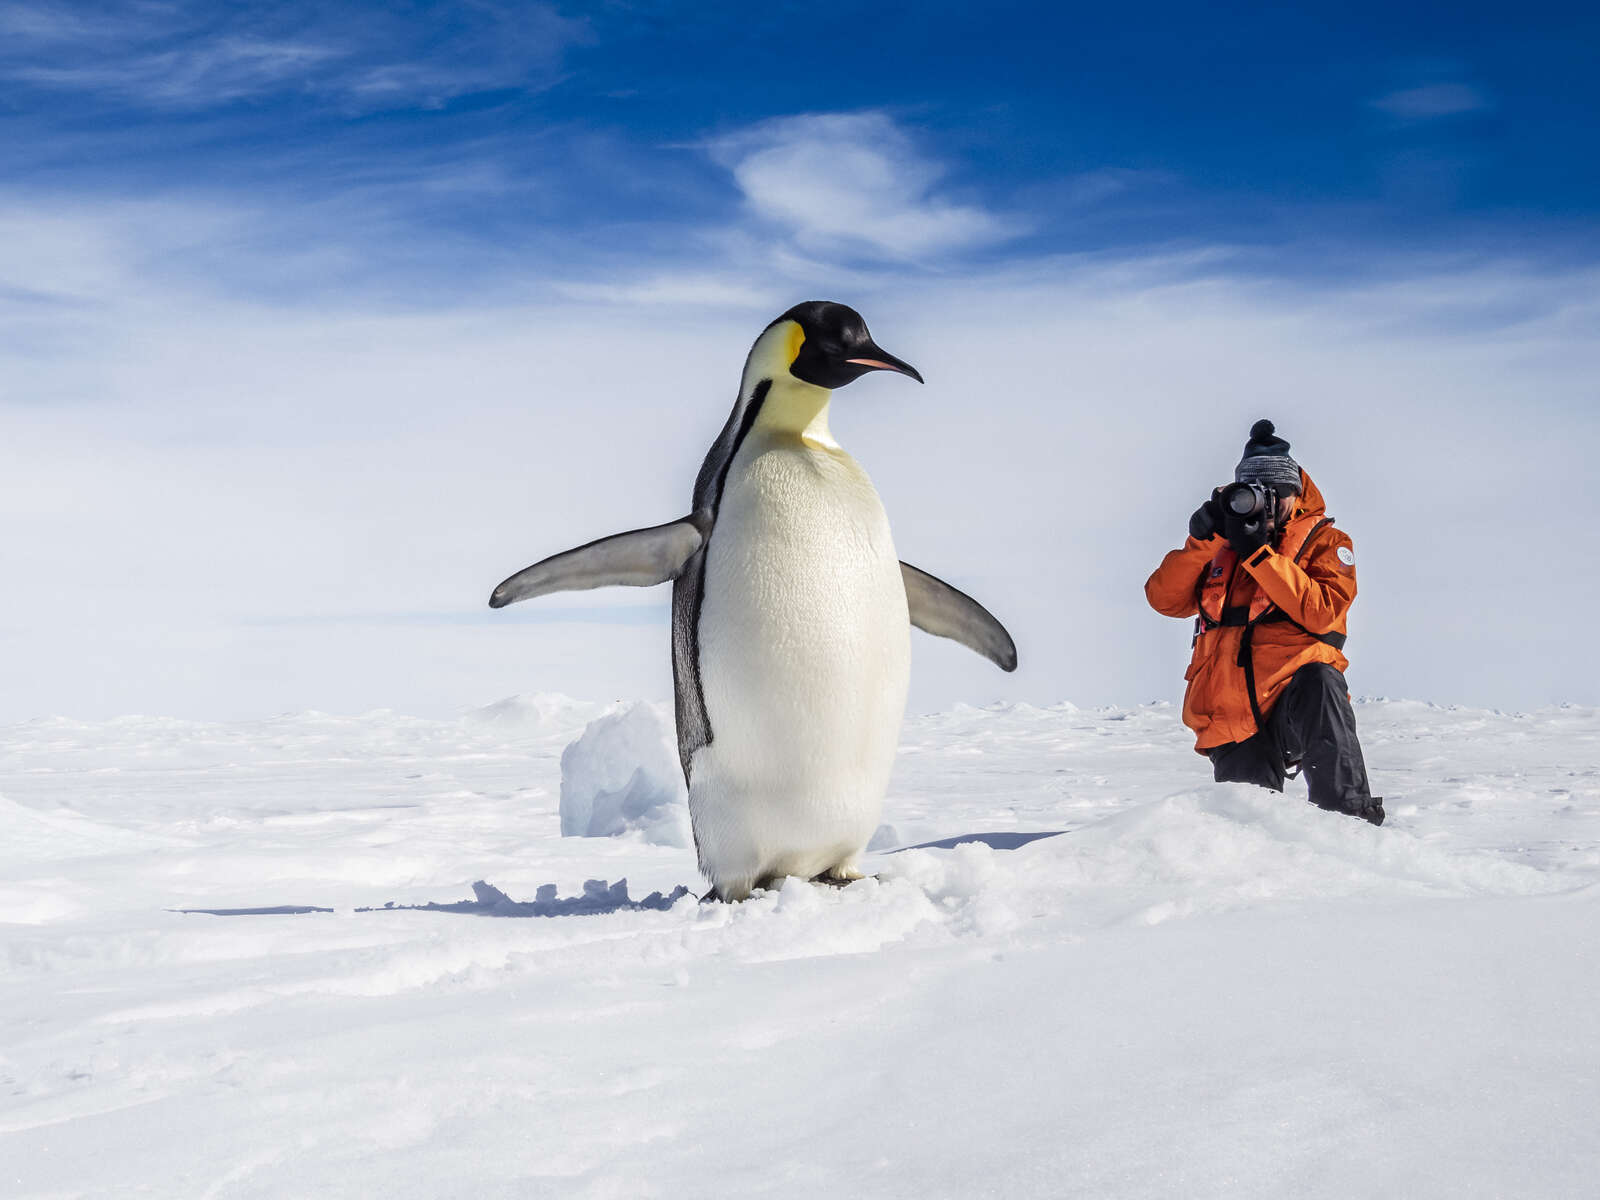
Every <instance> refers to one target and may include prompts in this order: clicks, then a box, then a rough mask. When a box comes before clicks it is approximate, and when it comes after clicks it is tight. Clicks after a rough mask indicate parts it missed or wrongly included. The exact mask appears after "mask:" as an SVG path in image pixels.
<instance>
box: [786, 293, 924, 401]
mask: <svg viewBox="0 0 1600 1200" xmlns="http://www.w3.org/2000/svg"><path fill="white" fill-rule="evenodd" d="M786 321H787V322H792V323H793V326H794V328H793V329H792V330H791V342H790V346H789V350H790V354H791V357H790V359H789V374H791V375H793V376H794V377H795V378H796V379H798V380H800V381H801V382H802V383H809V384H813V385H815V386H816V387H820V388H830V389H832V388H840V387H843V386H844V385H845V384H847V383H853V382H855V381H856V380H857V379H860V378H861V377H862V376H863V375H865V374H866V373H867V372H868V371H898V372H899V373H900V374H902V375H909V376H911V378H913V379H915V380H916V381H917V382H918V383H921V382H922V375H921V374H920V373H919V372H918V371H917V369H916V368H915V367H913V366H912V365H911V364H910V363H908V362H905V361H904V360H902V359H898V358H896V357H895V356H894V355H892V354H890V353H889V352H888V351H887V350H885V349H883V348H882V347H881V346H879V345H878V344H877V343H876V342H874V341H873V340H872V334H870V333H868V332H867V323H866V322H865V321H863V320H862V319H861V314H860V313H858V312H857V311H856V310H855V309H853V308H851V307H849V306H848V305H845V304H835V303H834V302H833V301H831V300H807V301H806V302H805V303H804V304H796V305H795V306H794V307H793V308H791V309H790V310H789V311H788V312H786V313H784V314H783V316H781V317H779V318H778V319H777V320H776V321H774V322H773V323H772V326H777V325H782V324H783V323H784V322H786ZM772 326H768V328H769V329H770V328H772Z"/></svg>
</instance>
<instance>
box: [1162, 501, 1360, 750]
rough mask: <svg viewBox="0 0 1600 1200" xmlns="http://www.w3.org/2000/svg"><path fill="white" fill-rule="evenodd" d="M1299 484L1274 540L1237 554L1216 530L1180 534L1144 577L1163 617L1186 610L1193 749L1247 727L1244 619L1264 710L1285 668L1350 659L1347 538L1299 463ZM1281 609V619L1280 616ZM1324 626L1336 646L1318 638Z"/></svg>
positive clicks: (1341, 665)
mask: <svg viewBox="0 0 1600 1200" xmlns="http://www.w3.org/2000/svg"><path fill="white" fill-rule="evenodd" d="M1300 482H1301V485H1302V487H1303V491H1302V493H1301V495H1300V502H1299V504H1298V505H1297V506H1296V508H1295V510H1294V515H1293V516H1292V517H1291V518H1290V519H1289V522H1288V524H1286V525H1285V526H1284V528H1283V536H1282V537H1281V538H1279V540H1278V541H1277V543H1276V545H1275V546H1264V547H1262V548H1261V549H1260V550H1257V551H1256V552H1255V553H1254V554H1251V555H1250V556H1249V557H1248V558H1247V559H1246V560H1245V561H1243V562H1240V561H1239V557H1238V555H1236V554H1234V552H1233V551H1232V550H1231V549H1229V547H1228V544H1227V542H1225V541H1224V540H1223V539H1222V538H1220V537H1213V538H1211V539H1210V540H1209V541H1204V542H1202V541H1198V540H1196V539H1195V538H1192V537H1191V538H1188V539H1187V540H1186V541H1185V543H1184V545H1183V547H1182V548H1181V549H1178V550H1174V551H1172V552H1171V553H1170V554H1168V555H1167V556H1166V558H1164V559H1162V560H1161V565H1160V566H1159V567H1157V568H1156V570H1155V574H1153V575H1151V576H1150V578H1149V580H1148V581H1146V583H1145V585H1144V594H1145V597H1146V598H1147V599H1148V600H1149V601H1150V607H1151V608H1153V609H1155V610H1156V611H1157V612H1158V613H1163V614H1165V615H1166V616H1169V617H1194V618H1195V639H1194V656H1193V657H1192V658H1191V660H1190V662H1189V670H1188V671H1187V672H1186V673H1185V674H1184V678H1185V679H1186V680H1188V682H1189V686H1188V690H1187V691H1186V692H1185V693H1184V696H1183V723H1184V724H1185V725H1187V726H1188V727H1189V728H1190V729H1192V730H1194V734H1195V749H1196V750H1198V751H1200V752H1202V753H1203V752H1205V751H1206V750H1209V749H1211V748H1212V747H1214V746H1222V745H1226V744H1227V743H1229V742H1242V741H1244V739H1245V738H1247V737H1249V736H1250V735H1251V734H1253V733H1255V732H1256V720H1255V716H1254V714H1253V712H1252V710H1251V705H1250V688H1249V681H1248V678H1247V675H1246V670H1245V664H1244V662H1243V661H1242V658H1241V655H1240V646H1241V643H1242V642H1243V641H1244V639H1245V633H1246V628H1247V626H1246V624H1245V622H1246V621H1249V622H1251V623H1252V624H1251V626H1249V642H1250V646H1249V657H1250V663H1251V666H1252V667H1253V669H1254V673H1255V686H1256V701H1257V704H1258V706H1259V709H1260V711H1261V712H1262V713H1263V714H1266V713H1269V712H1271V711H1272V705H1273V704H1274V703H1275V702H1276V701H1277V699H1278V696H1279V694H1280V693H1281V692H1282V691H1283V689H1284V688H1285V687H1286V686H1288V683H1289V680H1290V679H1291V678H1292V677H1293V675H1294V673H1295V672H1296V671H1298V670H1299V669H1300V668H1301V667H1303V666H1305V665H1306V664H1307V663H1316V662H1322V663H1329V664H1331V665H1333V666H1334V667H1336V668H1337V669H1338V670H1340V671H1343V670H1344V669H1345V668H1346V667H1347V666H1348V665H1349V662H1348V660H1347V659H1346V658H1345V656H1344V655H1343V654H1342V653H1341V652H1340V649H1339V648H1338V646H1342V645H1343V642H1344V638H1343V635H1344V633H1345V615H1346V614H1347V613H1348V612H1349V611H1350V604H1351V601H1353V600H1354V599H1355V598H1356V568H1355V552H1354V549H1353V545H1352V543H1351V541H1350V538H1349V537H1348V536H1347V535H1346V534H1345V533H1344V532H1343V531H1342V530H1339V529H1335V528H1334V527H1333V525H1332V524H1331V523H1329V519H1328V517H1327V512H1326V509H1325V507H1324V505H1323V500H1322V493H1321V492H1320V491H1318V490H1317V485H1316V484H1314V483H1313V482H1311V477H1310V476H1309V475H1307V474H1306V473H1305V472H1304V471H1301V472H1300ZM1284 618H1287V619H1284ZM1325 635H1337V636H1332V637H1330V639H1329V640H1330V641H1332V642H1337V643H1338V646H1335V645H1330V644H1329V642H1327V641H1322V640H1319V639H1320V637H1322V636H1325Z"/></svg>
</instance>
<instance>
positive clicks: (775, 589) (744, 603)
mask: <svg viewBox="0 0 1600 1200" xmlns="http://www.w3.org/2000/svg"><path fill="white" fill-rule="evenodd" d="M871 371H892V372H897V373H898V374H901V375H907V376H909V377H911V378H912V379H915V380H916V381H917V382H918V383H921V382H922V376H921V375H920V374H919V373H918V372H917V370H916V368H915V367H913V366H911V365H910V364H909V363H907V362H904V361H902V360H901V359H898V358H896V357H895V356H894V355H892V354H890V353H888V352H887V351H886V350H883V349H882V348H880V347H879V346H878V345H877V343H875V342H874V341H873V340H872V335H871V334H870V333H869V332H868V331H867V326H866V322H865V321H863V320H862V319H861V316H860V314H858V313H857V312H856V311H855V310H854V309H852V308H849V307H847V306H846V305H843V304H836V303H833V302H830V301H820V300H814V301H809V302H807V303H804V304H797V305H795V306H794V307H793V308H791V309H790V310H789V311H788V312H786V313H784V314H783V315H782V316H781V317H779V318H778V319H777V320H775V321H773V322H772V323H771V324H770V325H768V326H767V327H766V329H765V330H763V331H762V333H761V336H760V337H758V338H756V341H755V345H754V346H753V347H752V348H751V350H750V355H749V357H748V358H747V359H746V360H745V366H744V377H743V379H742V380H741V382H740V385H739V395H738V399H737V400H736V401H735V402H734V405H733V411H732V412H731V413H730V414H729V415H728V420H727V423H726V424H725V425H723V427H722V432H721V433H720V434H719V435H718V436H717V439H716V441H715V442H713V443H712V446H711V449H710V451H709V452H708V453H707V454H706V457H705V461H704V462H703V463H702V464H701V466H700V474H699V475H698V476H697V477H696V479H695V485H694V500H693V507H692V509H691V511H690V513H689V515H688V516H686V517H684V518H682V519H681V520H677V521H671V522H669V523H667V524H665V525H655V526H652V527H650V528H647V529H635V530H630V531H629V532H627V533H619V534H615V535H613V536H611V537H605V538H601V539H599V540H598V541H594V542H590V543H588V544H587V545H583V546H579V547H577V548H576V549H574V550H567V551H565V552H563V553H561V554H556V555H552V556H551V557H549V558H546V559H542V560H541V561H539V562H536V563H534V564H533V565H532V566H531V567H527V568H525V569H523V570H521V571H518V572H517V573H516V574H515V575H512V576H511V577H510V578H508V579H506V580H505V581H504V582H503V583H501V584H500V585H499V586H498V587H496V588H495V589H494V592H493V593H492V594H491V596H490V597H489V606H490V607H491V608H503V607H504V606H505V605H507V604H511V603H514V602H516V601H518V600H527V599H530V598H532V597H535V596H544V595H548V594H550V593H552V592H562V591H576V590H581V589H585V588H596V587H605V586H609V585H615V584H621V585H626V586H632V587H649V586H652V585H654V584H659V583H665V582H667V581H668V580H670V581H672V585H673V587H672V666H673V682H674V693H675V712H676V718H677V733H678V756H679V760H680V762H681V763H682V766H683V774H684V779H685V781H686V782H687V783H688V787H689V815H690V823H691V826H692V828H693V831H694V841H695V849H696V853H697V855H698V858H699V864H700V870H701V872H702V873H703V874H704V875H705V876H706V878H707V879H708V880H709V881H710V883H711V888H712V893H714V894H715V895H716V896H717V897H719V898H721V899H723V900H743V899H744V898H746V897H747V896H749V895H750V893H751V891H752V890H754V889H756V888H758V887H770V886H773V885H774V884H775V883H776V882H777V881H779V880H781V879H782V878H784V877H786V876H791V875H795V876H799V877H801V878H804V879H813V880H818V881H823V882H829V883H836V884H844V883H847V882H849V881H850V880H852V879H859V878H861V872H860V867H859V860H860V858H861V854H862V852H863V850H864V849H865V848H866V845H867V841H868V840H869V839H870V838H871V836H872V834H873V831H874V830H875V829H876V828H877V827H878V821H879V817H880V815H881V812H882V808H883V796H884V792H885V791H886V790H887V788H888V784H889V771H890V768H891V766H892V765H893V762H894V752H895V746H896V744H897V742H898V740H899V732H900V723H901V720H902V718H903V717H904V715H905V703H906V686H907V681H908V678H909V673H910V657H911V635H910V627H911V626H912V625H915V626H917V627H918V628H919V629H922V630H925V631H927V632H928V633H932V634H936V635H939V636H942V637H947V638H952V639H954V640H956V641H959V642H961V643H963V644H965V645H967V646H969V647H971V648H972V649H973V650H976V651H977V652H978V653H980V654H983V655H984V656H986V657H987V658H989V659H990V660H992V661H993V662H994V663H995V664H996V665H998V666H999V667H1000V668H1001V669H1002V670H1005V671H1012V670H1015V669H1016V665H1017V651H1016V646H1015V644H1014V643H1013V642H1012V640H1011V636H1010V634H1008V633H1007V632H1006V630H1005V628H1004V626H1002V625H1001V624H1000V622H999V621H997V620H996V619H995V618H994V617H993V616H992V615H991V614H990V613H989V611H988V610H987V609H985V608H984V607H983V606H982V605H981V604H979V603H978V602H977V601H975V600H973V599H972V598H971V597H970V596H967V595H965V594H964V593H962V592H960V591H957V590H956V589H955V588H953V587H951V586H950V585H949V584H947V583H945V582H943V581H942V580H939V579H937V578H935V577H934V576H932V575H929V574H927V573H926V572H924V571H920V570H918V569H917V568H916V567H913V566H910V565H909V564H906V563H903V562H900V561H899V559H898V557H897V555H896V553H895V548H894V540H893V538H892V537H891V536H890V533H889V520H888V517H887V516H886V514H885V513H884V510H883V503H882V501H880V500H879V498H878V493H877V492H876V491H875V490H874V489H873V486H872V481H871V480H870V479H868V478H867V473H866V472H865V471H864V470H862V469H861V466H860V465H859V464H858V463H857V462H856V461H855V459H853V458H851V457H850V455H849V454H847V453H845V451H844V449H843V448H842V447H841V446H840V445H839V443H838V442H837V441H836V440H835V439H834V436H833V434H832V432H831V431H830V429H829V427H828V405H829V401H830V400H831V398H832V395H833V392H834V390H835V389H837V388H841V387H844V386H845V385H846V384H848V383H851V382H853V381H855V380H856V379H859V378H860V377H861V376H862V375H865V374H867V373H868V372H871ZM708 898H709V897H708Z"/></svg>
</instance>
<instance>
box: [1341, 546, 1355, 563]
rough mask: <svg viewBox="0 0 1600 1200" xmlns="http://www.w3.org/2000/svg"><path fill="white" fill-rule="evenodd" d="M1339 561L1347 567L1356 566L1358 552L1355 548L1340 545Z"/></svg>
mask: <svg viewBox="0 0 1600 1200" xmlns="http://www.w3.org/2000/svg"><path fill="white" fill-rule="evenodd" d="M1339 561H1340V562H1342V563H1343V564H1344V565H1345V566H1347V567H1353V566H1355V565H1356V552H1355V551H1354V550H1352V549H1351V548H1350V547H1349V546H1340V547H1339Z"/></svg>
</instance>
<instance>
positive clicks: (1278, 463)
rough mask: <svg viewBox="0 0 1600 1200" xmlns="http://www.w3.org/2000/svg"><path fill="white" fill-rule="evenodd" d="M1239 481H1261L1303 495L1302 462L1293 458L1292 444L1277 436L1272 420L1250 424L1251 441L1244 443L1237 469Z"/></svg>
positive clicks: (1236, 477)
mask: <svg viewBox="0 0 1600 1200" xmlns="http://www.w3.org/2000/svg"><path fill="white" fill-rule="evenodd" d="M1233 478H1234V481H1235V482H1237V483H1259V484H1262V485H1264V486H1266V487H1270V488H1275V489H1276V490H1277V491H1278V492H1279V493H1280V494H1285V493H1288V492H1293V493H1294V494H1295V495H1296V496H1298V495H1299V494H1300V491H1301V485H1300V464H1299V463H1297V462H1295V460H1294V459H1292V458H1290V457H1289V443H1288V442H1286V441H1284V440H1283V439H1282V438H1281V437H1278V436H1277V431H1276V430H1274V429H1273V427H1272V422H1271V421H1265V420H1263V421H1257V422H1256V423H1255V424H1254V425H1252V426H1250V440H1249V441H1248V442H1246V443H1245V444H1244V457H1243V458H1241V459H1240V460H1239V465H1238V466H1237V467H1235V468H1234V470H1233Z"/></svg>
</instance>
